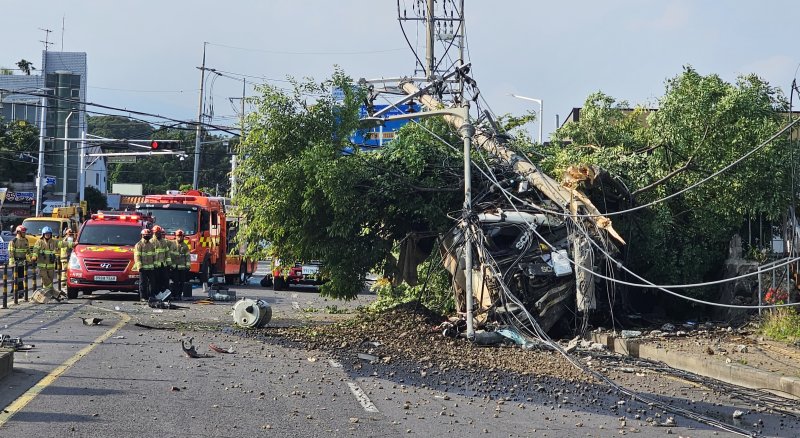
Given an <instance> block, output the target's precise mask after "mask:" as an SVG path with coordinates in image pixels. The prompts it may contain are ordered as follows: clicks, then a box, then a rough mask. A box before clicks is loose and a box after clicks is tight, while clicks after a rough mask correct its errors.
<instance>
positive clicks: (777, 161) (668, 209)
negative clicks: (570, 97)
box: [541, 67, 797, 295]
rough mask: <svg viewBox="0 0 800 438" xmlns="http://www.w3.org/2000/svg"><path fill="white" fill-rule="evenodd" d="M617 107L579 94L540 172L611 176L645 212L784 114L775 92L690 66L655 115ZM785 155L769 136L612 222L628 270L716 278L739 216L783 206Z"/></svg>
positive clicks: (659, 276) (673, 278)
mask: <svg viewBox="0 0 800 438" xmlns="http://www.w3.org/2000/svg"><path fill="white" fill-rule="evenodd" d="M626 107H627V104H626V103H625V102H619V103H617V102H616V101H615V100H614V99H613V98H611V97H609V96H607V95H604V94H602V93H596V94H593V95H591V96H589V98H588V99H587V101H586V104H585V106H584V108H582V110H581V113H580V119H579V121H578V122H577V123H568V124H566V125H565V126H564V127H562V128H561V129H559V130H557V131H556V132H555V133H554V135H553V138H554V139H555V140H556V141H555V142H554V144H553V145H552V147H551V149H550V150H549V151H548V152H549V154H548V157H547V158H545V159H544V160H543V161H542V163H541V164H542V167H543V168H545V169H546V170H548V171H550V172H553V173H556V174H559V173H561V172H563V171H564V170H565V169H566V168H567V167H568V166H569V165H573V164H596V165H599V166H601V167H603V168H605V169H607V170H608V171H609V172H611V173H612V174H615V175H618V176H620V177H621V179H622V180H623V181H624V182H625V184H626V186H627V187H628V188H629V189H630V190H631V191H632V192H633V193H634V194H635V199H636V202H637V204H646V203H650V202H652V201H657V200H659V199H662V198H664V197H665V196H668V195H670V194H673V193H675V192H676V191H679V190H681V189H683V188H685V187H687V186H690V185H692V184H695V183H697V182H698V181H700V180H702V179H704V178H706V177H708V176H709V175H710V174H712V173H714V172H716V171H718V170H720V169H722V168H723V167H725V166H727V165H728V164H730V163H732V162H733V161H734V160H736V159H738V158H739V157H742V156H743V155H744V154H745V153H747V152H749V151H750V150H752V149H753V148H755V147H756V146H758V145H760V144H761V143H762V142H764V141H765V140H767V139H768V138H769V137H770V136H771V135H772V134H773V133H775V132H776V131H777V130H778V129H779V128H780V127H781V126H782V125H783V122H785V120H782V116H781V113H780V111H781V110H786V109H787V106H786V102H785V99H784V98H783V97H782V95H781V94H780V93H779V91H778V90H776V89H774V88H772V87H770V86H769V85H768V84H767V83H766V82H764V81H762V80H760V79H759V78H758V77H756V76H754V75H749V76H743V77H741V78H739V80H738V81H737V82H736V83H735V84H731V83H726V82H725V81H723V80H721V79H720V78H719V77H718V76H716V75H709V76H702V75H700V74H698V73H697V72H696V71H695V70H693V69H692V68H690V67H687V68H686V69H685V71H684V72H683V73H682V74H681V75H679V76H677V77H675V78H672V79H670V80H668V81H667V83H666V93H665V95H664V96H663V97H662V98H661V99H660V101H659V109H658V111H648V110H645V109H642V108H636V109H633V110H629V109H627V108H626ZM788 151H789V148H788V139H787V138H786V137H782V138H778V139H776V140H775V141H773V142H771V143H768V144H767V145H766V146H765V147H763V148H762V149H760V150H759V151H758V152H756V153H754V154H753V155H751V156H749V157H748V158H747V159H745V160H744V161H742V162H741V163H739V164H738V165H736V166H734V167H732V168H730V169H728V170H726V171H725V172H723V173H722V174H720V175H719V176H717V177H715V178H713V179H711V180H709V181H708V182H706V183H703V184H701V185H699V186H698V187H696V188H694V189H692V190H690V191H688V192H686V193H684V194H682V195H680V196H677V197H674V198H672V199H670V200H668V201H666V202H660V203H657V204H655V205H653V206H651V207H649V208H647V209H645V210H640V211H639V212H637V213H634V214H628V215H623V216H617V217H614V218H613V219H614V224H615V228H616V229H617V230H619V231H621V232H622V233H623V234H624V235H625V236H624V237H625V238H626V240H627V241H628V242H629V245H628V246H627V251H628V254H627V263H628V265H629V266H630V267H631V268H632V269H633V270H634V271H636V272H638V273H640V274H643V275H644V276H645V277H646V278H648V279H649V280H651V281H654V282H656V283H693V282H697V281H703V280H704V279H709V278H714V277H715V276H717V275H718V273H719V271H720V269H721V263H722V261H723V260H724V258H725V256H726V254H727V248H728V242H729V240H730V238H731V236H732V235H733V234H734V233H736V232H737V230H738V229H739V227H740V226H741V224H742V223H744V221H746V219H747V218H748V217H751V218H755V217H758V215H759V214H762V215H763V216H764V217H766V218H769V219H777V218H779V217H780V215H781V214H783V213H784V212H785V211H786V208H788V206H789V204H790V200H791V197H790V193H791V190H790V176H791V175H790V169H791V167H790V165H791V160H790V156H789V152H788ZM796 161H797V157H795V165H796V164H797V163H796ZM710 292H711V290H697V289H693V290H691V291H689V293H695V294H698V295H703V294H708V293H710Z"/></svg>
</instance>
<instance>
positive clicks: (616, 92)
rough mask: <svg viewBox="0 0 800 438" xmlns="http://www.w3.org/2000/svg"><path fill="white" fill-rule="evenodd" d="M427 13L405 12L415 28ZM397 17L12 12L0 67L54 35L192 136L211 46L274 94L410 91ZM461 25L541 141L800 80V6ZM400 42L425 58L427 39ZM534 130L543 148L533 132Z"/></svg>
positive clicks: (492, 89)
mask: <svg viewBox="0 0 800 438" xmlns="http://www.w3.org/2000/svg"><path fill="white" fill-rule="evenodd" d="M439 1H442V0H439ZM416 2H417V0H400V5H401V6H400V7H401V9H405V10H406V11H408V13H409V15H412V12H413V8H412V4H413V3H416ZM397 8H398V6H397V2H396V0H336V1H332V0H292V1H276V0H262V1H250V0H247V1H244V0H227V1H224V2H219V1H209V0H191V1H188V0H187V1H178V0H172V1H164V0H161V1H153V0H138V1H122V0H115V1H107V0H71V1H69V2H64V1H59V0H37V1H35V2H20V1H13V2H6V4H4V5H3V13H4V14H3V15H4V16H5V19H4V20H3V25H2V26H0V41H2V44H0V67H9V68H14V67H15V64H16V62H17V61H19V60H20V59H23V58H24V59H27V60H29V61H32V62H33V63H34V66H35V67H37V66H39V65H40V63H41V51H42V49H43V46H44V44H43V43H42V42H40V41H42V40H44V39H45V32H44V31H43V30H40V29H50V30H52V32H51V33H50V34H49V40H50V41H51V42H53V43H54V44H53V45H51V46H50V50H63V51H75V52H86V53H87V57H88V100H89V101H90V102H96V103H101V104H104V105H110V106H114V107H122V108H126V109H130V110H136V111H144V112H149V113H155V114H160V115H164V116H167V117H171V118H174V119H179V120H196V118H197V111H198V109H197V108H198V94H199V93H198V89H199V85H200V71H199V70H198V69H197V67H198V66H199V65H200V64H201V61H202V56H203V48H204V43H205V42H207V43H209V44H207V45H205V49H206V66H207V67H210V68H215V69H217V70H218V71H225V72H230V73H231V74H232V75H233V76H236V77H241V76H239V75H249V76H252V77H250V78H248V79H247V80H248V81H254V82H263V81H264V79H260V78H268V80H267V82H268V83H271V84H273V85H277V86H284V87H285V86H287V84H286V83H285V82H282V81H283V80H285V79H286V77H287V76H293V77H298V78H299V77H313V78H315V79H318V80H322V79H325V78H328V77H330V75H331V73H332V72H333V69H334V67H335V66H339V67H341V68H342V69H343V70H344V71H345V73H347V74H348V75H350V76H352V77H353V78H356V79H357V78H362V77H364V78H368V79H374V78H381V77H399V76H412V75H414V70H415V60H414V55H413V53H412V50H411V49H410V48H409V46H408V45H407V43H406V41H405V39H404V37H403V33H402V32H401V29H400V25H399V22H398V19H397V18H398V12H397ZM465 17H466V27H465V29H466V42H467V53H468V61H470V62H471V63H472V68H473V69H472V76H473V77H474V79H475V80H476V81H477V84H478V87H479V88H480V90H481V94H482V96H483V97H484V98H485V99H486V101H487V103H488V105H489V107H490V108H491V109H492V111H493V112H494V113H495V114H505V113H511V114H515V115H521V114H523V113H525V112H526V111H528V110H535V111H537V112H538V110H539V107H538V104H536V103H534V102H530V101H525V100H522V99H516V98H514V97H512V96H510V94H512V93H513V94H518V95H522V96H527V97H531V98H536V99H541V100H542V101H543V104H544V111H543V118H542V121H543V126H544V129H543V131H544V137H545V139H546V138H547V135H548V134H549V133H550V132H551V131H552V130H553V129H554V127H555V124H556V116H557V115H558V116H560V118H561V121H563V120H564V118H565V117H566V116H567V115H568V114H569V112H570V111H571V109H572V108H573V107H580V106H582V105H583V103H584V101H585V99H586V97H587V96H588V95H589V94H591V93H593V92H596V91H603V92H604V93H606V94H608V95H610V96H612V97H614V98H616V99H618V100H625V101H627V102H628V103H630V105H643V106H649V107H655V106H656V105H657V102H658V98H659V97H660V96H662V95H663V94H664V91H665V81H666V80H667V79H669V78H672V77H675V76H676V75H678V74H680V73H681V71H682V69H683V66H686V65H691V66H692V67H694V68H695V69H696V70H698V71H699V72H700V73H701V74H712V73H713V74H718V75H719V76H721V77H722V78H723V79H724V80H726V81H731V82H732V81H735V80H736V78H737V76H738V75H741V74H749V73H755V74H757V75H758V76H760V77H761V78H763V79H765V80H767V81H768V82H769V83H770V84H771V85H773V86H775V87H779V88H781V89H783V90H784V93H785V94H787V95H788V90H789V87H790V85H791V83H792V80H793V79H794V78H795V77H796V75H797V74H798V67H800V52H799V51H798V50H797V49H796V43H795V40H797V38H796V36H797V30H796V29H797V19H798V17H800V2H797V1H796V0H765V1H758V2H756V1H752V0H751V1H743V0H726V1H720V0H661V1H652V0H651V1H642V0H607V1H602V2H599V1H596V0H573V1H569V2H543V1H531V0H494V1H489V0H465ZM405 30H406V32H407V34H408V36H409V39H410V41H411V44H412V45H413V46H414V48H415V50H417V52H418V53H419V54H420V56H421V57H422V56H424V53H425V47H424V44H425V43H424V40H425V39H424V27H423V26H422V25H420V26H419V27H418V26H417V23H416V22H408V23H407V24H406V25H405ZM436 50H438V51H439V53H441V52H442V51H443V47H442V46H438V47H437V49H436ZM453 50H454V49H453ZM451 53H452V52H451ZM423 59H424V58H423ZM17 74H21V73H20V72H17ZM207 84H208V85H209V87H210V85H211V81H209V82H207ZM254 92H255V91H254V90H253V89H252V88H250V87H248V89H247V94H248V95H252V94H253V93H254ZM241 94H242V81H241V80H234V79H229V78H226V77H218V78H217V79H216V80H215V81H213V88H211V89H210V90H209V94H208V95H207V96H210V97H211V98H213V102H214V114H215V119H214V123H217V124H235V123H236V114H237V112H236V110H235V109H234V108H233V105H232V103H231V101H230V100H229V98H231V97H239V96H241ZM236 104H237V105H238V103H236ZM529 128H530V132H531V135H532V136H533V137H534V138H536V135H537V134H538V122H537V123H532V124H530V127H529Z"/></svg>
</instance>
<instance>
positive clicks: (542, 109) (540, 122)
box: [511, 94, 544, 144]
mask: <svg viewBox="0 0 800 438" xmlns="http://www.w3.org/2000/svg"><path fill="white" fill-rule="evenodd" d="M511 97H516V98H517V99H522V100H530V101H531V102H536V103H538V104H539V117H538V119H539V144H544V143H542V120H544V117H542V116H543V115H544V102H543V101H542V99H534V98H533V97H525V96H517V95H516V94H511Z"/></svg>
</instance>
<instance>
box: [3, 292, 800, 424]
mask: <svg viewBox="0 0 800 438" xmlns="http://www.w3.org/2000/svg"><path fill="white" fill-rule="evenodd" d="M237 294H238V296H239V297H242V296H248V297H252V298H260V299H265V300H267V301H268V302H269V303H270V304H271V305H272V307H273V314H274V317H273V320H272V321H271V323H270V325H269V326H268V328H267V329H266V330H265V331H264V332H265V333H267V334H268V333H269V330H270V327H280V326H288V325H298V324H312V323H318V322H322V323H326V322H332V321H336V320H338V319H342V318H348V317H350V316H351V315H350V314H349V313H339V312H352V310H353V309H354V308H355V307H356V306H358V305H364V304H367V303H368V302H370V301H371V300H372V299H373V298H374V297H373V296H372V295H370V294H364V295H362V296H359V298H358V299H357V300H355V301H352V302H341V301H331V300H326V299H324V298H321V297H319V295H318V294H317V293H316V292H315V291H314V290H313V289H305V288H303V289H299V288H298V289H293V290H291V291H283V292H274V291H272V290H264V289H261V288H260V287H258V286H257V285H250V286H244V287H239V288H237ZM231 304H232V303H216V304H212V305H201V304H196V303H193V302H190V303H182V305H183V306H184V307H186V308H184V309H177V310H163V311H161V312H158V311H155V310H154V309H151V308H149V307H147V306H145V305H142V304H140V303H138V302H136V301H135V300H134V296H133V295H125V294H98V295H97V296H94V297H91V298H90V297H82V298H79V299H77V300H71V302H70V303H66V304H47V305H35V304H22V305H19V306H14V307H11V308H10V309H8V310H0V312H2V313H0V332H3V333H9V334H11V335H12V336H21V337H23V339H24V340H25V341H26V342H28V343H33V344H35V345H36V347H35V349H34V350H31V351H29V352H25V353H17V355H16V357H15V370H14V372H13V373H12V374H11V375H10V376H9V377H6V378H5V379H3V380H1V381H0V388H1V389H0V406H4V407H5V408H4V411H3V412H2V413H0V437H5V436H9V437H11V436H13V437H21V436H23V437H24V436H30V437H70V436H80V437H84V436H85V437H105V436H114V437H139V436H163V437H242V436H280V437H283V436H293V437H330V436H359V437H363V436H389V437H391V436H409V435H414V436H450V435H453V434H459V435H466V434H469V435H475V434H480V435H485V436H515V437H517V436H547V437H573V436H619V435H620V434H629V433H632V434H639V435H641V436H666V435H668V434H669V435H672V436H684V437H688V436H691V437H712V436H728V435H729V434H728V433H726V432H722V431H719V430H717V429H713V428H710V427H709V426H706V425H703V424H700V423H697V422H695V421H692V420H688V419H685V418H683V417H675V423H674V424H672V423H669V422H668V417H669V416H670V414H668V413H665V412H664V411H660V410H658V409H655V408H653V407H651V406H648V405H647V404H642V403H638V402H634V401H631V400H629V399H628V398H627V397H624V396H622V395H621V394H617V393H615V392H614V391H613V390H611V389H610V388H609V387H607V386H605V385H587V384H581V383H578V382H571V381H563V380H558V379H553V378H547V379H544V378H538V377H536V376H535V370H532V373H531V374H528V375H509V374H502V373H500V374H493V375H494V377H493V378H494V379H497V381H499V382H501V384H500V385H499V386H500V387H502V388H505V389H504V390H503V391H500V392H498V391H497V390H492V391H486V390H483V389H482V387H481V385H480V384H476V383H475V379H474V378H475V376H474V375H469V374H468V373H465V372H464V371H452V370H448V371H445V370H438V369H436V368H435V367H433V368H430V367H425V368H426V370H427V371H425V372H421V367H420V366H407V365H406V366H404V365H400V364H381V363H369V362H366V361H363V360H360V359H358V358H357V357H336V356H334V355H331V354H328V353H326V352H324V351H318V350H314V351H309V350H306V349H304V348H301V347H299V346H292V345H291V344H290V343H289V344H287V343H286V342H273V341H271V340H270V338H269V336H267V337H263V336H261V334H263V333H262V332H254V331H247V330H245V331H242V330H237V329H234V328H233V327H232V320H231V316H230V314H229V313H230V310H231ZM81 317H99V318H103V321H102V323H101V325H99V326H85V325H83V323H82V321H81V319H80V318H81ZM136 323H139V324H140V325H144V326H147V327H150V328H145V327H142V326H137V325H136ZM189 339H192V341H193V345H194V346H195V347H196V350H197V352H198V353H200V354H201V355H204V356H207V357H202V358H194V359H192V358H188V357H187V356H186V355H185V354H184V352H183V350H182V349H181V344H180V342H181V340H183V341H184V342H185V341H188V340H189ZM211 343H214V344H216V345H217V346H220V347H222V348H224V349H228V348H231V349H232V351H233V353H231V354H226V353H218V352H215V351H212V350H211V349H210V348H209V344H211ZM532 354H534V353H533V352H532ZM615 379H616V380H618V381H619V382H620V383H623V384H625V385H626V386H628V387H632V388H634V389H636V390H639V391H641V392H643V393H645V394H650V395H652V396H654V397H657V398H659V399H660V400H663V401H665V402H668V403H671V404H674V405H676V406H677V405H680V406H685V407H688V408H690V409H694V410H696V411H700V412H703V413H707V414H711V415H714V416H717V417H719V418H721V419H729V418H730V416H731V413H732V412H733V411H734V410H736V409H743V410H744V411H745V415H744V416H743V418H742V419H741V420H740V421H739V423H740V426H741V427H743V428H745V429H747V430H751V431H754V432H756V433H760V434H763V435H765V436H787V437H789V436H796V435H797V433H796V432H797V430H798V427H800V426H799V425H798V422H797V420H795V419H794V418H791V417H781V416H780V415H774V414H769V413H766V412H763V413H756V411H755V407H754V406H747V405H745V404H743V403H742V402H741V401H737V400H734V399H731V398H730V397H727V396H724V395H719V396H712V397H711V398H709V397H708V395H709V391H707V390H706V389H704V388H702V387H698V386H697V385H694V384H689V383H688V382H686V381H682V380H679V379H674V378H667V377H659V376H657V375H648V376H647V377H646V378H642V377H640V376H637V375H636V374H626V373H619V374H615ZM495 383H497V382H495ZM497 387H498V385H496V384H495V385H493V388H497ZM637 416H638V417H639V418H637ZM647 418H650V419H652V420H653V421H652V422H647V421H646V419H647ZM759 420H762V423H759ZM653 424H666V425H665V426H654V425H653Z"/></svg>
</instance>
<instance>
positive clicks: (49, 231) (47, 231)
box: [42, 226, 53, 236]
mask: <svg viewBox="0 0 800 438" xmlns="http://www.w3.org/2000/svg"><path fill="white" fill-rule="evenodd" d="M45 234H53V229H52V228H50V227H47V226H46V227H42V235H43V236H44V235H45Z"/></svg>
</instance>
